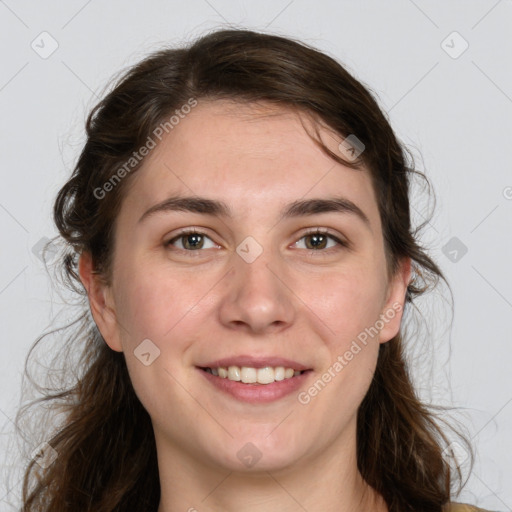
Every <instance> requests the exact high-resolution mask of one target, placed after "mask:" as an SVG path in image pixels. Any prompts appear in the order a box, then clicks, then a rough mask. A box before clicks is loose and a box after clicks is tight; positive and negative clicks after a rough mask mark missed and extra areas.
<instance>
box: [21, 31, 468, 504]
mask: <svg viewBox="0 0 512 512" xmlns="http://www.w3.org/2000/svg"><path fill="white" fill-rule="evenodd" d="M414 174H417V175H419V176H421V174H420V173H418V172H417V171H414V170H413V169H412V168H411V167H409V166H408V164H407V162H406V156H405V149H404V148H403V147H402V146H401V145H400V144H399V142H398V141H397V139H396V137H395V135H394V133H393V131H392V129H391V127H390V126H389V124H388V122H387V120H386V118H385V116H384V115H383V113H382V112H381V110H380V109H379V107H378V106H377V103H376V102H375V100H374V99H373V98H372V96H371V94H370V93H369V92H368V90H367V89H366V88H365V87H364V86H363V85H362V84H361V83H359V82H358V81H357V80H356V79H355V78H353V77H352V76H351V75H350V74H349V73H348V72H347V71H346V70H345V69H344V68H343V67H342V66H341V65H340V64H338V63H337V62H335V61H334V60H333V59H331V58H330V57H328V56H326V55H324V54H322V53H320V52H318V51H317V50H315V49H313V48H310V47H307V46H305V45H303V44H301V43H299V42H296V41H292V40H290V39H286V38H282V37H277V36H273V35H267V34H261V33H255V32H251V31H244V30H222V31H217V32H215V33H212V34H210V35H208V36H206V37H203V38H201V39H199V40H198V41H196V42H195V43H194V44H192V45H191V46H190V47H188V48H183V49H166V50H162V51H159V52H157V53H155V54H153V55H151V56H149V57H148V58H146V59H145V60H144V61H142V62H141V63H139V64H138V65H136V66H135V67H134V68H132V69H130V70H129V71H128V72H127V73H126V74H125V75H124V76H123V77H122V78H121V79H120V80H119V82H118V83H117V85H116V86H115V88H114V89H113V90H112V91H111V92H110V93H109V94H108V95H107V96H106V97H105V98H104V99H103V100H102V101H101V102H100V103H99V104H98V105H97V106H96V107H95V108H94V109H93V111H92V112H91V114H90V116H89V118H88V120H87V141H86V144H85V146H84V148H83V151H82V153H81V155H80V158H79V160H78V163H77V165H76V168H75V170H74V173H73V175H72V177H71V178H70V180H69V181H68V182H67V183H66V184H65V185H64V186H63V187H62V189H61V190H60V192H59V194H58V197H57V200H56V202H55V208H54V214H55V215H54V217H55V222H56V224H57V227H58V229H59V231H60V234H61V235H62V237H63V238H64V240H65V241H66V242H67V243H68V244H69V247H70V248H71V251H70V252H69V254H66V255H65V257H64V268H65V271H66V273H67V276H68V277H69V279H70V282H71V283H73V282H74V283H75V289H76V290H77V291H81V292H82V293H83V296H84V298H86V299H87V301H88V306H89V307H88V308H87V310H86V311H85V312H84V313H83V315H82V317H81V318H80V320H81V323H79V327H80V331H79V332H80V335H81V337H82V338H83V340H84V341H85V347H84V348H83V355H82V358H81V360H80V363H79V365H78V366H79V368H80V369H81V372H80V375H78V376H76V382H75V384H74V385H72V386H70V387H68V388H67V389H65V390H59V392H57V393H54V394H52V395H50V394H48V395H47V396H46V397H44V398H43V399H42V400H46V401H51V403H52V404H54V408H55V411H56V412H57V411H58V412H60V413H63V417H64V418H65V419H64V420H63V422H62V424H61V426H60V428H59V429H58V430H57V431H56V432H55V433H53V434H52V435H51V436H49V439H47V444H46V445H45V449H44V450H43V452H44V453H43V455H44V457H47V456H48V453H50V454H51V455H53V456H52V457H51V459H52V460H51V461H48V459H46V460H47V463H46V464H40V463H39V464H38V463H37V461H32V462H31V464H30V466H29V467H28V468H27V470H26V474H25V480H24V488H23V505H24V509H23V510H24V511H27V512H28V511H43V510H44V511H46V512H53V511H59V512H62V511H67V510H70V511H71V510H72V511H76V512H81V511H84V512H85V511H93V510H94V511H101V512H103V511H105V512H107V511H141V512H142V511H157V512H175V511H179V510H183V511H185V510H189V511H194V510H197V511H201V512H202V511H210V510H223V511H234V510H237V511H239V510H243V511H263V510H265V511H273V510H280V511H295V510H308V511H317V510H333V511H334V510H336V511H340V512H348V511H355V510H365V511H367V510H371V511H376V512H381V511H383V512H384V511H389V512H395V511H396V512H398V511H400V512H404V511H415V512H418V511H429V512H430V511H432V512H433V511H448V510H450V511H463V510H477V509H476V508H472V507H469V506H462V505H457V504H455V503H452V502H451V498H452V490H453V489H452V488H453V485H454V484H455V483H456V478H459V479H460V477H461V472H460V468H459V465H458V464H457V463H456V461H455V463H454V462H453V460H450V457H448V456H447V454H448V455H449V454H451V453H452V451H453V450H452V448H451V445H449V441H448V437H447V436H446V434H445V433H444V432H443V431H442V430H441V428H440V427H439V426H438V423H439V420H437V419H436V417H435V415H434V414H433V413H432V412H431V410H429V409H428V408H427V406H426V405H425V404H423V403H421V401H420V400H419V399H418V397H417V395H416V393H415V391H414V389H413V386H412V384H411V381H410V379H409V375H408V369H407V366H406V364H405V356H404V354H403V333H402V332H401V324H402V318H403V314H404V311H407V310H408V309H409V308H410V307H412V306H413V305H414V299H415V297H417V296H419V295H421V294H422V293H424V292H426V291H427V290H429V289H430V288H432V287H433V286H435V284H436V283H437V282H438V280H439V279H444V276H443V275H442V273H441V271H440V269H439V267H438V266H437V265H436V263H435V262H434V261H432V260H431V259H430V257H429V256H428V255H427V254H426V253H425V252H424V251H423V249H422V248H421V247H420V245H419V243H418V240H417V231H413V230H412V229H411V222H410V215H409V196H408V194H409V184H410V180H411V179H412V177H413V175H414ZM89 309H90V313H91V315H92V318H91V317H89ZM70 341H71V339H70ZM71 342H72V344H73V346H74V348H73V350H74V351H76V350H78V348H77V347H76V345H77V343H78V342H77V340H76V339H75V338H73V339H72V341H71ZM464 442H465V440H464V439H463V438H461V439H460V441H459V445H458V446H462V445H463V444H464ZM468 450H469V446H468ZM34 473H36V474H37V476H38V482H37V483H36V484H32V479H33V474H34Z"/></svg>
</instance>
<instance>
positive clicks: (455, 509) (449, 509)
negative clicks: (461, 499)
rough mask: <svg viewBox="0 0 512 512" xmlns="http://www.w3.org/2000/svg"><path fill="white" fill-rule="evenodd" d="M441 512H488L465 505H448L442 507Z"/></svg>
mask: <svg viewBox="0 0 512 512" xmlns="http://www.w3.org/2000/svg"><path fill="white" fill-rule="evenodd" d="M443 512H489V511H487V510H484V509H483V508H478V507H475V506H473V505H466V504H465V503H448V504H447V505H445V506H444V507H443Z"/></svg>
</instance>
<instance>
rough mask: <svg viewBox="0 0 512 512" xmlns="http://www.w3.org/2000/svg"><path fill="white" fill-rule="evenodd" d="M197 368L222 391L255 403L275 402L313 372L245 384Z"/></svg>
mask: <svg viewBox="0 0 512 512" xmlns="http://www.w3.org/2000/svg"><path fill="white" fill-rule="evenodd" d="M197 370H198V371H199V372H200V373H202V374H203V375H204V377H205V378H206V379H208V381H209V382H210V383H211V384H213V385H214V386H215V387H216V388H217V389H219V390H220V391H223V392H224V393H227V394H229V395H231V396H233V397H234V398H236V399H237V400H241V401H242V402H248V403H253V404H255V403H269V402H274V401H275V400H279V399H280V398H283V397H285V396H286V395H289V394H290V393H293V392H294V391H297V390H298V389H299V388H300V387H301V386H302V385H303V384H304V382H305V381H306V379H307V378H308V377H309V375H310V374H311V373H312V371H311V370H307V371H305V372H303V373H301V374H300V375H297V376H296V377H291V378H289V379H284V380H280V381H276V382H272V383H271V384H244V383H243V382H237V381H234V380H229V379H228V378H222V377H218V376H216V375H213V374H211V373H209V372H206V371H204V370H201V368H197Z"/></svg>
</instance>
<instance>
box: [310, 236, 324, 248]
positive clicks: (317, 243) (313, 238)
mask: <svg viewBox="0 0 512 512" xmlns="http://www.w3.org/2000/svg"><path fill="white" fill-rule="evenodd" d="M308 239H310V240H311V241H312V243H313V248H314V249H318V248H323V247H325V242H326V240H327V237H326V236H325V235H322V234H318V233H315V234H313V235H308V236H307V237H306V240H308ZM319 239H322V240H321V241H319ZM306 244H307V242H306ZM307 245H309V244H307ZM308 248H309V247H308Z"/></svg>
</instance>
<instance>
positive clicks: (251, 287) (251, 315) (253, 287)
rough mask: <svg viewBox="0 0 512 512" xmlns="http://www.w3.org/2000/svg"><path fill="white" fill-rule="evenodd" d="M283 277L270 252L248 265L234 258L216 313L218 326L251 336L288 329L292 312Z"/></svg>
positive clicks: (291, 319)
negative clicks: (218, 316)
mask: <svg viewBox="0 0 512 512" xmlns="http://www.w3.org/2000/svg"><path fill="white" fill-rule="evenodd" d="M285 274H286V272H285V268H284V266H283V265H282V264H281V262H280V261H279V258H271V257H270V251H263V253H262V254H261V255H260V256H259V257H258V258H257V259H256V260H254V261H252V262H248V261H246V260H245V259H244V258H242V257H241V256H239V255H238V254H234V256H233V266H232V268H231V271H230V272H228V275H226V280H227V281H226V282H227V285H226V288H225V290H224V294H223V296H222V299H221V304H220V309H219V315H220V321H221V322H222V324H223V325H225V326H226V327H228V328H230V329H237V330H241V331H245V332H247V333H253V334H254V333H257V334H264V333H276V332H279V331H282V330H284V329H286V328H288V327H289V326H290V325H292V323H293V321H294V319H295V315H296V308H295V306H294V294H293V291H292V290H291V288H290V286H289V284H288V283H287V276H286V275H285ZM288 281H289V279H288Z"/></svg>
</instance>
